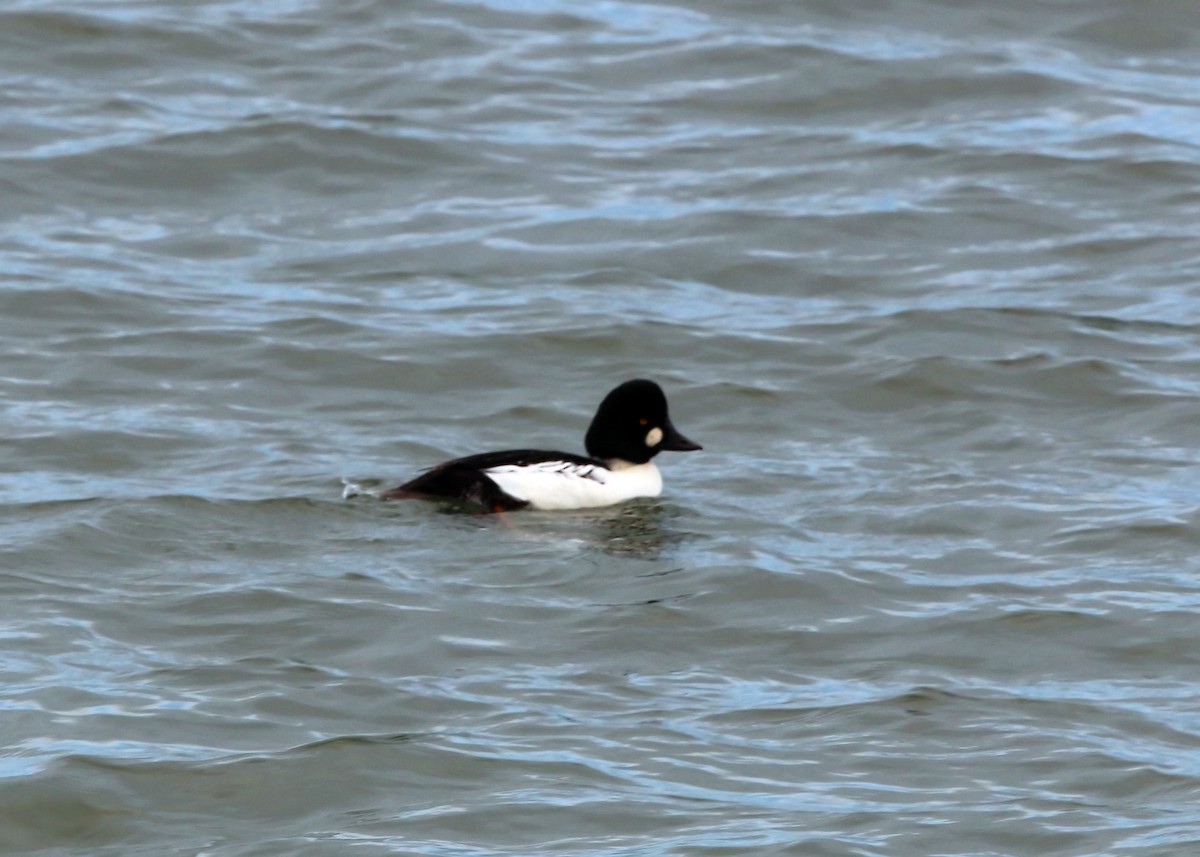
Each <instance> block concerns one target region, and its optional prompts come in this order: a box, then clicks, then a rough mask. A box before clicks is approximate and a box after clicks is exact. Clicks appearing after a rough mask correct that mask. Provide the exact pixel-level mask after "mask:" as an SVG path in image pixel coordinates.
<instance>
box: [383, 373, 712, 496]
mask: <svg viewBox="0 0 1200 857" xmlns="http://www.w3.org/2000/svg"><path fill="white" fill-rule="evenodd" d="M584 448H585V449H586V450H587V455H576V454H574V453H569V452H552V451H548V450H541V449H508V450H502V451H498V452H484V453H481V454H479V455H469V456H466V457H465V458H455V459H453V460H451V461H446V462H443V463H441V464H438V465H436V466H434V467H431V468H429V469H428V470H426V471H425V472H423V473H422V474H421V475H419V476H417V477H416V478H415V479H411V480H409V481H408V482H405V483H404V484H402V485H398V486H397V487H395V488H392V489H389V490H386V491H381V492H379V495H378V496H380V497H382V498H383V499H385V500H406V499H443V500H455V501H459V502H461V503H465V504H469V505H473V506H478V507H481V508H482V509H483V510H484V511H486V512H511V511H516V510H519V509H533V510H539V511H558V510H568V509H592V508H599V507H603V506H612V505H615V504H617V503H623V502H625V501H626V500H632V499H634V498H635V497H657V496H659V495H660V494H661V493H662V488H663V481H662V474H661V473H660V472H659V470H658V468H657V467H656V466H655V464H654V457H655V456H657V455H658V454H659V453H660V452H667V451H670V452H692V451H695V450H699V449H703V447H702V446H700V444H698V443H694V442H693V441H691V440H688V439H687V438H686V437H684V436H683V435H682V434H680V432H679V430H678V429H676V428H675V426H674V424H673V423H672V422H671V417H670V414H669V413H668V410H667V397H666V394H665V393H663V391H662V388H661V387H660V386H659V385H658V384H656V383H655V382H654V381H650V380H647V379H645V378H635V379H633V380H632V381H626V382H624V383H623V384H620V385H618V386H617V387H615V388H614V389H613V390H611V391H610V392H609V393H608V395H607V396H605V397H604V399H603V400H602V401H601V402H600V406H599V407H598V408H597V409H596V415H595V416H594V417H593V418H592V422H591V425H590V426H588V430H587V434H585V435H584Z"/></svg>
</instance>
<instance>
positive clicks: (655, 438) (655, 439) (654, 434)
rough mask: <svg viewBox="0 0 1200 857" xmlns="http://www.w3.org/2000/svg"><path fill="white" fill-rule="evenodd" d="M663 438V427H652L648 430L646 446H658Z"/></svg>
mask: <svg viewBox="0 0 1200 857" xmlns="http://www.w3.org/2000/svg"><path fill="white" fill-rule="evenodd" d="M661 440H662V429H660V428H652V429H650V431H648V432H646V446H658V444H659V441H661Z"/></svg>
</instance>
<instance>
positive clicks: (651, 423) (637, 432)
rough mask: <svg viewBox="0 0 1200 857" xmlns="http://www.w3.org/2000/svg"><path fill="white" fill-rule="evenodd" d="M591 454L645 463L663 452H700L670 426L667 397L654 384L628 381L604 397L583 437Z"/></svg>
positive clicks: (610, 459)
mask: <svg viewBox="0 0 1200 857" xmlns="http://www.w3.org/2000/svg"><path fill="white" fill-rule="evenodd" d="M584 443H585V444H586V446H587V451H588V455H590V456H591V457H592V458H598V459H600V460H601V461H612V460H613V459H620V460H622V461H627V462H629V463H630V464H645V463H646V462H647V461H649V460H650V459H652V458H653V457H654V456H656V455H658V454H659V453H660V452H662V451H663V450H674V451H677V452H688V451H690V450H694V449H701V448H702V447H701V446H700V444H698V443H692V442H691V441H690V440H688V439H687V438H686V437H684V436H683V435H681V434H680V433H679V431H678V430H677V429H676V428H675V426H673V425H671V417H670V416H669V415H668V414H667V397H666V396H664V395H663V391H662V388H661V387H659V386H658V385H657V384H655V383H654V382H653V381H647V380H645V379H642V378H639V379H637V380H634V381H626V382H625V383H624V384H622V385H621V386H619V387H617V388H616V389H615V390H613V391H612V392H611V393H609V394H608V395H607V396H605V397H604V401H603V402H601V403H600V407H599V409H597V411H596V416H595V417H593V418H592V424H591V426H589V427H588V431H587V436H586V437H585V438H584Z"/></svg>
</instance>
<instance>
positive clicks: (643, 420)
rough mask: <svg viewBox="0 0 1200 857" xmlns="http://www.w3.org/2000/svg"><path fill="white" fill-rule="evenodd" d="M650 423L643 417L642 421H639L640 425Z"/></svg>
mask: <svg viewBox="0 0 1200 857" xmlns="http://www.w3.org/2000/svg"><path fill="white" fill-rule="evenodd" d="M648 422H650V420H648V419H646V418H645V417H642V418H641V419H640V420H638V424H639V425H646V424H647V423H648Z"/></svg>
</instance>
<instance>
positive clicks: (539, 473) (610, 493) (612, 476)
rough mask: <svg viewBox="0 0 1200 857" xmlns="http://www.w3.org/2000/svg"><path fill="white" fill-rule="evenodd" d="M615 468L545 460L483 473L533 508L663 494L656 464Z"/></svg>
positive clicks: (586, 505) (603, 503)
mask: <svg viewBox="0 0 1200 857" xmlns="http://www.w3.org/2000/svg"><path fill="white" fill-rule="evenodd" d="M614 468H615V469H612V470H610V469H607V468H604V467H596V466H593V465H590V464H572V463H571V462H569V461H543V462H541V463H539V464H525V465H519V464H505V465H502V466H500V467H489V468H488V469H487V470H485V471H484V473H486V474H487V475H488V477H489V478H490V479H491V480H492V481H493V482H495V483H496V484H497V485H499V486H500V490H502V491H504V493H506V494H510V495H512V496H513V497H516V498H517V499H518V500H526V501H528V502H529V505H530V506H532V507H533V508H534V509H590V508H595V507H597V506H611V505H612V504H614V503H620V502H622V501H624V500H630V499H632V498H634V497H657V496H658V495H659V494H661V493H662V475H661V474H660V473H659V472H658V468H657V467H655V466H654V462H653V461H647V462H646V463H645V464H630V465H625V466H624V467H617V466H616V465H614Z"/></svg>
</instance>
